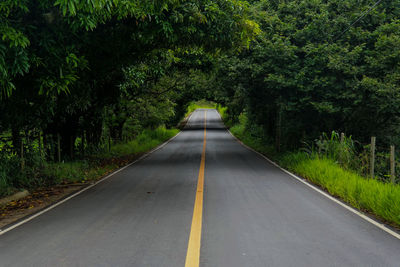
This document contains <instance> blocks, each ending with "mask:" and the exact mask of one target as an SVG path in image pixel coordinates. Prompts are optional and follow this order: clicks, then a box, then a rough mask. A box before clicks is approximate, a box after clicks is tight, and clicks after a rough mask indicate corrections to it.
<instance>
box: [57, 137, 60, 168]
mask: <svg viewBox="0 0 400 267" xmlns="http://www.w3.org/2000/svg"><path fill="white" fill-rule="evenodd" d="M60 143H61V137H60V134H59V133H58V134H57V159H58V162H61V144H60Z"/></svg>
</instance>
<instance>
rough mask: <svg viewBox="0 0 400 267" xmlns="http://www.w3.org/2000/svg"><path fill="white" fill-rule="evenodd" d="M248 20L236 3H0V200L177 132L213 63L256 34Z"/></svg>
mask: <svg viewBox="0 0 400 267" xmlns="http://www.w3.org/2000/svg"><path fill="white" fill-rule="evenodd" d="M247 15H248V4H247V3H246V2H243V1H236V0H234V1H225V0H223V1H222V0H221V1H207V0H206V1H203V0H201V1H198V0H193V1H177V0H157V1H137V0H93V1H86V0H69V1H61V0H40V1H32V0H23V1H21V0H5V1H1V2H0V114H1V116H0V138H1V141H0V185H1V186H0V187H1V188H3V189H4V190H3V191H2V192H0V195H4V194H6V193H8V192H9V191H10V190H11V191H12V190H13V188H21V187H34V186H37V185H40V184H43V182H42V180H43V179H41V178H42V177H43V174H42V171H41V170H43V169H46V168H44V166H45V165H46V164H45V163H47V162H50V163H51V162H66V161H71V160H79V159H85V160H89V161H90V162H91V159H90V158H92V155H99V154H101V155H103V157H106V156H112V155H113V149H116V148H115V147H118V146H116V145H117V144H118V143H119V144H121V145H122V146H123V143H126V142H133V141H132V140H134V139H138V138H140V136H141V134H142V132H143V131H146V129H152V130H154V129H156V128H157V127H160V126H164V125H165V126H166V127H173V126H175V125H176V123H177V122H178V121H179V119H180V118H181V117H182V116H183V115H184V113H185V112H186V105H187V104H188V103H189V101H190V100H192V98H204V97H206V93H205V91H204V90H201V89H203V88H201V86H199V84H201V83H203V84H205V82H206V80H205V79H202V77H203V76H204V75H205V74H203V73H206V72H207V71H209V70H210V69H211V67H210V66H211V65H212V62H213V61H214V58H215V57H218V55H220V54H222V53H224V52H226V51H233V50H236V51H239V50H242V49H245V48H246V47H247V46H248V44H249V42H250V41H251V40H252V39H253V36H254V35H255V34H256V33H257V31H258V27H257V25H256V24H255V23H254V22H252V21H251V20H249V19H248V18H247ZM198 80H201V81H200V83H199V82H198ZM145 135H148V134H145ZM156 139H157V138H156ZM161 139H162V138H161ZM119 148H120V149H117V150H118V153H114V154H116V155H117V156H121V153H119V152H121V151H120V150H121V149H122V148H121V147H119ZM109 150H111V151H109ZM122 150H123V149H122ZM129 151H130V152H134V151H132V150H129ZM124 153H125V152H123V153H122V154H124ZM88 157H89V159H88ZM90 164H91V163H90ZM45 180H46V179H45ZM47 180H48V179H47ZM50 180H51V179H50Z"/></svg>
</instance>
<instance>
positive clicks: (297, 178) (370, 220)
mask: <svg viewBox="0 0 400 267" xmlns="http://www.w3.org/2000/svg"><path fill="white" fill-rule="evenodd" d="M217 113H218V115H219V116H220V118H221V120H222V117H221V114H219V112H218V111H217ZM226 130H227V131H228V132H229V133H230V134H231V135H232V136H233V138H234V139H235V140H236V141H237V142H239V143H240V144H241V145H242V146H244V147H245V148H247V149H248V150H250V151H253V152H255V153H257V154H258V155H260V156H261V157H263V158H264V159H265V160H267V161H268V162H269V163H271V164H272V165H274V166H275V167H277V168H278V169H280V170H281V171H283V172H285V173H286V174H289V175H290V176H291V177H292V178H294V179H296V180H298V181H300V182H302V183H303V184H305V185H306V186H308V187H310V188H312V189H314V190H315V191H317V192H318V193H320V194H321V195H323V196H325V197H327V198H329V199H330V200H332V201H333V202H335V203H336V204H338V205H340V206H342V207H343V208H345V209H347V210H348V211H351V212H352V213H354V214H356V215H358V216H359V217H361V218H363V219H364V220H366V221H367V222H369V223H371V224H373V225H375V226H376V227H378V228H380V229H381V230H383V231H385V232H386V233H388V234H390V235H392V236H394V237H395V238H397V239H399V240H400V234H399V233H397V232H395V231H393V230H391V229H390V228H388V227H387V226H385V225H384V224H382V223H379V222H377V221H375V220H373V219H371V218H370V217H368V216H366V215H365V214H363V213H361V212H359V211H358V210H356V209H354V208H353V207H350V206H349V205H347V204H345V203H343V202H342V201H340V200H338V199H336V198H335V197H333V196H331V195H329V194H327V193H326V192H324V191H322V190H321V189H319V188H318V187H316V186H314V185H312V184H310V183H309V182H308V181H306V180H305V179H303V178H300V177H299V176H297V175H295V174H293V173H291V172H290V171H288V170H285V169H284V168H282V167H281V166H279V165H278V164H277V163H275V162H274V161H272V160H270V159H269V158H267V157H266V156H265V155H263V154H261V153H260V152H258V151H256V150H254V149H253V148H251V147H249V146H248V145H246V144H244V143H243V142H242V141H240V140H239V139H238V138H237V137H236V136H234V135H233V134H232V133H231V131H230V130H229V129H228V128H226Z"/></svg>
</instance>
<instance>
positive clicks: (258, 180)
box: [0, 110, 400, 267]
mask: <svg viewBox="0 0 400 267" xmlns="http://www.w3.org/2000/svg"><path fill="white" fill-rule="evenodd" d="M205 112H207V144H206V150H205V172H204V181H205V182H204V198H203V201H204V204H203V211H202V216H203V217H202V227H201V229H202V232H201V250H200V251H201V253H200V266H210V267H220V266H221V267H225V266H227V267H236V266H238V267H245V266H400V240H398V239H396V238H395V237H393V236H391V235H389V234H388V233H386V232H384V231H382V230H381V229H379V228H377V227H376V226H374V225H372V224H371V223H369V222H367V221H365V220H363V219H361V218H360V217H358V216H357V215H356V214H354V213H352V212H350V211H348V210H346V209H344V208H343V207H341V206H339V205H338V204H336V203H334V202H333V201H331V200H329V199H328V198H326V197H324V196H323V195H321V194H319V193H318V192H316V191H314V190H312V189H311V188H309V187H307V186H305V185H304V184H302V183H301V182H299V181H297V180H295V179H293V178H292V177H290V176H289V175H287V174H286V173H284V172H282V171H281V170H279V169H278V168H276V167H274V166H273V165H271V164H270V163H268V162H267V161H266V160H265V159H263V158H262V157H261V156H259V155H257V154H256V153H254V152H251V151H250V150H248V149H246V148H244V147H243V146H241V145H240V144H239V143H238V142H236V141H235V140H234V138H233V137H232V136H231V135H230V134H229V133H228V132H227V131H226V130H225V129H224V127H223V124H222V122H221V120H220V117H219V115H218V114H217V112H216V111H215V110H208V111H205V110H197V111H195V112H194V113H193V115H192V117H191V119H190V121H189V123H188V125H187V127H186V129H185V130H184V131H183V132H182V133H181V134H180V135H179V136H178V137H176V138H175V139H174V140H172V141H171V142H170V143H168V144H167V145H166V146H164V147H163V148H162V149H160V150H158V151H156V152H154V153H152V154H150V155H149V156H148V157H147V158H145V159H143V160H141V161H139V162H137V163H136V164H134V165H131V166H130V167H128V168H126V169H125V170H123V171H121V172H119V173H117V174H115V175H114V176H112V177H111V178H110V179H107V180H105V181H104V182H102V183H100V184H98V185H96V186H94V187H92V188H91V189H89V190H87V191H85V192H84V193H82V194H80V195H78V196H76V197H74V198H72V199H71V200H69V201H67V202H65V203H63V204H61V205H59V206H57V207H56V208H54V209H52V210H50V211H48V212H46V213H44V214H43V215H40V216H38V217H36V218H35V219H33V220H31V221H29V222H27V223H25V224H23V225H21V226H19V227H17V228H15V229H13V230H11V231H9V232H7V233H5V234H3V235H0V266H157V267H159V266H171V267H179V266H184V265H185V258H186V253H187V249H188V240H189V235H190V232H191V225H192V216H193V207H194V203H195V196H196V192H197V191H198V190H197V189H196V188H197V180H198V176H199V168H200V159H201V154H202V149H203V137H204V116H205ZM197 193H198V192H197Z"/></svg>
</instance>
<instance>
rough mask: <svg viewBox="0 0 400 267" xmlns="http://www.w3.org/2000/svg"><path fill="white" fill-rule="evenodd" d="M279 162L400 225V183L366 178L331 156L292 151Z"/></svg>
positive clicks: (351, 202)
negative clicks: (316, 155) (338, 162)
mask: <svg viewBox="0 0 400 267" xmlns="http://www.w3.org/2000/svg"><path fill="white" fill-rule="evenodd" d="M280 163H281V164H282V165H283V166H284V167H286V168H288V169H290V170H292V171H294V172H296V173H297V174H299V175H301V176H303V177H304V178H307V179H308V180H309V181H311V182H313V183H315V184H318V185H320V186H321V187H323V188H325V189H326V190H327V191H328V192H329V193H330V194H331V195H334V196H337V197H339V198H341V199H342V200H343V201H345V202H347V203H349V204H350V205H351V206H353V207H355V208H357V209H360V210H366V211H369V212H372V213H373V214H375V215H377V216H378V217H380V218H383V219H384V220H386V221H388V222H393V223H396V224H397V225H400V186H399V185H392V184H390V183H384V182H381V181H378V180H374V179H366V178H364V177H362V176H360V175H359V174H357V173H355V172H353V171H351V170H345V169H343V168H342V167H340V166H339V165H338V164H337V163H336V162H334V161H333V160H332V159H329V158H318V157H311V158H308V157H307V155H306V154H304V153H301V152H300V153H289V154H287V155H285V156H283V157H282V158H281V161H280Z"/></svg>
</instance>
